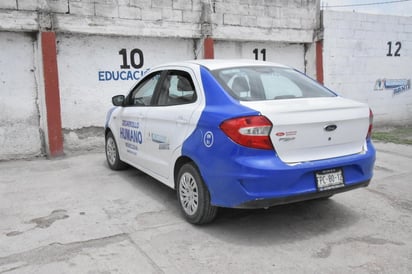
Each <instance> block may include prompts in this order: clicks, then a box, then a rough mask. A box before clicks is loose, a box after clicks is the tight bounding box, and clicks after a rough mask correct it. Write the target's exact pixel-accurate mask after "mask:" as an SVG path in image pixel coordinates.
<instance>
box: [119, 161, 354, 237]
mask: <svg viewBox="0 0 412 274" xmlns="http://www.w3.org/2000/svg"><path fill="white" fill-rule="evenodd" d="M118 174H119V175H120V177H122V178H123V179H124V180H125V181H128V182H129V183H130V184H132V185H133V186H134V187H135V188H136V189H137V190H138V191H139V192H142V193H144V194H145V195H148V196H149V197H151V199H153V201H154V202H155V203H159V204H162V205H164V206H165V207H166V208H167V213H166V214H171V215H173V216H169V217H168V218H167V219H169V221H170V218H173V219H174V220H175V221H174V222H171V223H174V224H176V223H184V222H185V220H184V218H183V215H182V214H181V213H180V208H179V206H178V202H177V199H176V192H175V191H174V190H173V189H171V188H169V187H167V186H165V185H164V184H162V183H160V182H159V181H157V180H155V179H153V178H152V177H150V176H148V175H146V174H145V173H143V172H141V171H139V170H137V169H134V168H129V169H127V170H125V171H123V172H120V173H118ZM357 191H359V190H357ZM339 195H348V193H344V194H339ZM339 195H336V196H333V197H331V198H329V199H319V200H312V201H305V202H299V203H294V204H287V205H278V206H274V207H271V208H268V209H230V208H219V211H218V215H217V217H216V219H215V220H214V221H213V222H212V223H210V224H206V225H191V226H190V227H192V228H193V229H195V230H200V231H202V232H203V233H207V234H209V235H210V237H213V238H220V239H221V240H223V241H230V242H233V243H235V244H240V245H270V244H273V243H278V244H279V243H291V242H293V241H296V240H305V239H310V238H312V237H316V236H319V235H322V234H325V233H331V232H334V231H339V230H341V229H345V228H348V227H350V226H351V225H353V224H355V223H356V222H358V221H359V219H360V218H361V214H360V213H359V212H357V211H356V210H354V209H351V208H350V205H345V204H343V203H342V202H341V199H339V198H338V197H339ZM349 195H350V194H349ZM161 222H162V220H159V225H161Z"/></svg>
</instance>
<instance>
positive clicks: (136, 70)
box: [97, 48, 150, 81]
mask: <svg viewBox="0 0 412 274" xmlns="http://www.w3.org/2000/svg"><path fill="white" fill-rule="evenodd" d="M118 53H119V55H121V57H122V59H121V63H120V66H119V67H120V70H99V71H98V72H97V73H98V79H99V81H119V80H120V81H130V80H133V81H136V80H139V79H140V78H141V77H143V75H145V73H146V72H147V71H148V70H149V69H150V68H146V69H143V65H144V55H143V51H142V50H141V49H138V48H134V49H132V50H130V52H129V53H128V50H127V49H125V48H122V49H121V50H119V52H118Z"/></svg>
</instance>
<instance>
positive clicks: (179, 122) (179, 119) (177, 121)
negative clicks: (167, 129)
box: [176, 116, 189, 125]
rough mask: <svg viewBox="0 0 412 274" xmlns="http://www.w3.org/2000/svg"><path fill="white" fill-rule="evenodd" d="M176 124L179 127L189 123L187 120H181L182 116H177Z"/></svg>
mask: <svg viewBox="0 0 412 274" xmlns="http://www.w3.org/2000/svg"><path fill="white" fill-rule="evenodd" d="M176 123H177V124H180V125H184V124H188V123H189V121H188V120H187V119H185V118H183V117H182V116H179V117H177V120H176Z"/></svg>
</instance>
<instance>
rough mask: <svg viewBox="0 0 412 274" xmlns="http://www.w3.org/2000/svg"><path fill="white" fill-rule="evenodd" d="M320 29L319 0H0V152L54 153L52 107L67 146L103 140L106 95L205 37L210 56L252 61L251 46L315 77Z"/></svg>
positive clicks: (188, 52)
mask: <svg viewBox="0 0 412 274" xmlns="http://www.w3.org/2000/svg"><path fill="white" fill-rule="evenodd" d="M318 27H319V0H294V1H281V0H271V1H268V0H241V1H239V0H4V1H0V37H1V39H2V40H1V41H0V43H2V44H1V46H2V47H1V48H2V51H1V52H0V62H2V67H1V68H0V76H1V79H0V102H1V109H0V114H1V116H0V126H1V127H0V160H2V159H10V158H24V157H32V156H36V155H43V154H44V153H47V154H48V155H52V153H50V152H51V149H50V142H51V140H52V141H53V140H55V139H56V140H57V141H56V140H55V141H56V142H57V143H58V139H59V138H55V137H56V136H54V135H53V134H52V135H50V132H51V130H56V128H52V129H51V128H49V123H50V121H49V120H48V119H49V116H50V115H51V116H53V115H59V117H58V119H57V120H55V121H54V122H57V123H60V126H61V128H58V129H57V130H60V131H61V132H62V134H63V141H64V145H63V146H64V150H65V151H66V152H67V151H70V150H87V149H90V148H93V147H102V145H103V141H104V140H103V138H102V126H103V124H104V119H105V113H106V110H107V109H108V108H109V107H110V97H111V96H112V95H115V94H118V93H123V94H125V93H126V92H127V91H128V90H129V89H130V87H131V86H132V85H133V84H134V83H135V82H136V79H138V78H139V77H140V76H141V75H142V74H143V73H144V72H145V71H147V69H150V68H151V67H153V66H154V65H156V64H159V63H164V62H169V61H177V60H182V59H193V58H202V57H204V56H206V55H204V54H206V53H204V52H206V49H205V46H204V43H203V40H204V39H205V38H207V37H209V38H212V39H213V40H214V41H215V44H214V45H215V48H214V49H215V53H216V54H215V56H216V57H217V58H228V57H230V58H250V59H255V58H257V57H255V55H254V53H253V52H254V50H255V49H258V50H259V58H262V56H261V54H260V52H262V50H265V54H266V60H268V61H275V62H281V63H286V64H289V65H292V66H295V67H297V68H299V69H300V70H303V71H306V72H307V73H309V74H310V75H312V76H314V75H315V72H314V70H313V69H312V68H313V67H314V66H313V65H311V64H313V63H314V62H315V55H314V54H313V51H311V50H308V49H310V48H311V47H312V44H313V42H314V38H315V33H316V29H317V28H318ZM46 32H50V34H51V35H47V37H48V38H47V39H49V38H51V39H55V40H54V42H55V45H56V51H57V52H56V56H55V61H56V62H57V70H56V71H52V74H53V77H51V79H49V81H51V82H49V84H50V83H51V84H54V82H53V81H58V83H57V88H56V89H52V90H50V88H49V90H48V91H49V93H50V92H52V95H53V96H54V97H53V98H58V101H57V102H56V101H53V103H52V105H54V106H56V105H57V106H59V107H58V108H51V109H49V108H48V107H50V103H47V102H48V100H47V94H49V93H48V92H46V90H47V83H46V79H45V78H47V77H46V76H49V72H48V71H44V70H48V69H49V68H48V67H46V68H45V69H43V65H44V62H45V60H44V58H45V55H46V57H47V58H50V57H52V56H50V54H48V53H47V51H48V50H49V49H52V47H51V46H53V45H54V43H51V44H50V42H53V41H51V40H47V43H48V44H47V50H46V52H44V49H45V46H44V45H43V44H42V42H41V41H42V40H41V39H42V37H43V35H42V34H44V33H46ZM212 45H213V44H212ZM17 50H19V52H18V53H16V52H15V51H17ZM53 50H54V49H53ZM15 56H20V57H24V60H21V58H16V57H15ZM132 59H133V60H132ZM49 61H50V60H49ZM52 61H53V60H52ZM132 61H134V62H136V63H137V64H138V65H137V66H136V64H135V66H131V62H132ZM16 62H23V63H24V65H19V66H16ZM22 79H23V80H22ZM16 83H18V84H16ZM13 91H16V92H13ZM19 102H21V104H20V105H18V104H17V103H19ZM23 102H24V103H23ZM17 105H18V107H17ZM16 108H17V109H16ZM17 112H18V113H17ZM52 156H53V155H52Z"/></svg>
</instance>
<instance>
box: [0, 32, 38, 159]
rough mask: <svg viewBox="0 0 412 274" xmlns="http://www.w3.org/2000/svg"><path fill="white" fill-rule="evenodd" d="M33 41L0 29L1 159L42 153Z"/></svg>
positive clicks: (24, 34)
mask: <svg viewBox="0 0 412 274" xmlns="http://www.w3.org/2000/svg"><path fill="white" fill-rule="evenodd" d="M34 40H35V39H34V38H33V36H32V35H30V34H26V33H11V32H0V49H1V50H0V160H1V159H10V158H19V157H21V155H25V156H34V155H39V154H40V153H41V136H40V130H39V111H38V105H37V104H38V103H37V86H36V81H35V76H34V73H35V66H34V43H35V41H34Z"/></svg>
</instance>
